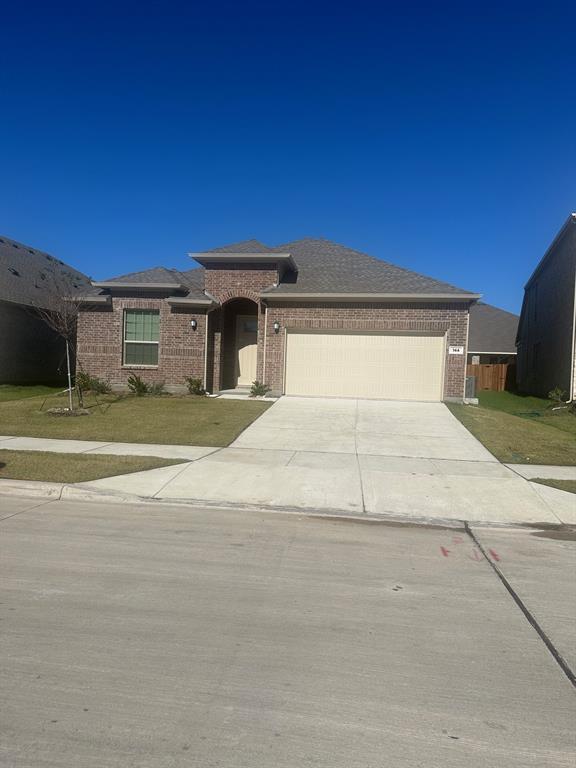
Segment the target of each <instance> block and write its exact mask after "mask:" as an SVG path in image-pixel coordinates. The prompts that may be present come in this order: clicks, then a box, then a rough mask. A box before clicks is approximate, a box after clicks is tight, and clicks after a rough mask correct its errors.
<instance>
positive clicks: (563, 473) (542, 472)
mask: <svg viewBox="0 0 576 768" xmlns="http://www.w3.org/2000/svg"><path fill="white" fill-rule="evenodd" d="M504 466H505V467H508V468H509V469H511V470H513V471H514V472H516V473H517V474H519V475H522V477H525V478H526V479H527V480H531V479H532V478H534V477H539V478H542V480H576V467H555V466H549V465H547V464H505V465H504Z"/></svg>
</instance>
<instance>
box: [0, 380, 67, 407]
mask: <svg viewBox="0 0 576 768" xmlns="http://www.w3.org/2000/svg"><path fill="white" fill-rule="evenodd" d="M63 389H64V387H49V386H46V385H44V384H0V403H3V402H6V400H22V399H23V398H25V397H38V395H44V396H45V397H46V396H47V395H55V394H56V393H58V392H61V391H62V390H63Z"/></svg>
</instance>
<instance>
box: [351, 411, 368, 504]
mask: <svg viewBox="0 0 576 768" xmlns="http://www.w3.org/2000/svg"><path fill="white" fill-rule="evenodd" d="M354 453H355V454H356V466H357V467H358V479H359V481H360V497H361V499H362V512H363V514H366V502H365V500H364V481H363V480H362V468H361V467H360V457H359V456H358V400H356V411H355V415H354Z"/></svg>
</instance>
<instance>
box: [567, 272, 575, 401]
mask: <svg viewBox="0 0 576 768" xmlns="http://www.w3.org/2000/svg"><path fill="white" fill-rule="evenodd" d="M573 297H574V298H573V304H572V349H571V350H570V357H571V365H570V392H569V393H568V400H567V401H566V403H568V404H569V403H571V402H572V401H573V400H574V366H575V365H576V360H574V355H575V352H576V276H575V277H574V293H573Z"/></svg>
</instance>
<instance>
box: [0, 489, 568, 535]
mask: <svg viewBox="0 0 576 768" xmlns="http://www.w3.org/2000/svg"><path fill="white" fill-rule="evenodd" d="M2 496H16V497H21V498H22V497H23V498H26V497H27V498H32V499H35V498H44V499H46V500H47V501H86V502H99V503H101V504H132V505H136V506H148V507H153V506H158V505H164V506H175V507H188V508H191V509H204V510H206V509H212V510H214V511H224V512H257V513H262V512H265V513H274V514H284V515H299V516H301V517H311V518H322V519H328V520H335V521H336V520H338V521H346V520H347V521H350V522H356V523H366V524H372V525H377V524H380V525H402V526H417V527H427V528H441V529H449V530H464V529H465V526H466V525H473V526H475V527H477V528H480V527H482V528H523V529H526V528H527V527H528V528H535V529H540V528H550V526H551V525H553V527H554V528H556V527H558V528H563V527H565V524H564V523H561V522H560V521H559V522H558V524H557V525H556V524H551V523H550V522H540V523H539V522H502V521H497V522H495V521H486V520H478V521H476V520H467V521H465V520H461V519H458V518H450V517H447V518H438V517H427V516H424V515H422V516H418V515H413V516H405V515H397V514H394V513H393V512H390V513H384V514H378V515H374V514H372V515H371V514H365V513H363V514H354V513H353V512H349V511H345V510H339V509H310V508H306V507H279V506H272V505H268V506H267V505H265V504H259V505H257V504H242V503H235V504H228V503H224V502H214V501H206V500H203V499H170V498H155V497H151V496H136V495H131V494H127V493H115V492H114V491H107V490H101V491H100V490H95V489H93V488H85V487H82V486H81V485H69V484H66V483H42V482H37V481H33V480H0V504H1V497H2Z"/></svg>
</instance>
